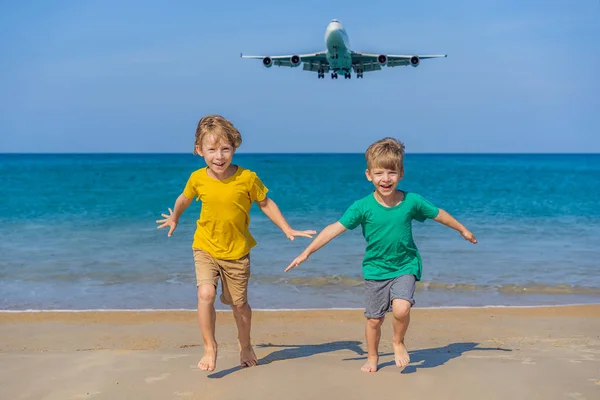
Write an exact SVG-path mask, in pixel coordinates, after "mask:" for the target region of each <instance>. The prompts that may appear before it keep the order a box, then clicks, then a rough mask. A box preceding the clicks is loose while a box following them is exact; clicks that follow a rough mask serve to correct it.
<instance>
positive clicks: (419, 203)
mask: <svg viewBox="0 0 600 400" xmlns="http://www.w3.org/2000/svg"><path fill="white" fill-rule="evenodd" d="M412 195H413V196H414V199H415V202H414V206H413V218H414V219H416V220H417V221H419V222H423V221H425V220H426V219H427V218H431V219H433V218H435V217H437V215H438V213H439V211H440V210H439V208H437V207H436V206H435V205H433V204H432V203H431V202H430V201H429V200H427V199H425V198H424V197H423V196H420V195H418V194H414V193H413V194H412Z"/></svg>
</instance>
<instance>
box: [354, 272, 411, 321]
mask: <svg viewBox="0 0 600 400" xmlns="http://www.w3.org/2000/svg"><path fill="white" fill-rule="evenodd" d="M415 285H416V277H415V276H414V275H412V274H411V275H400V276H399V277H397V278H392V279H386V280H383V281H373V280H367V279H365V317H367V318H381V317H383V316H384V315H385V314H386V313H388V312H390V311H392V301H393V300H394V299H404V300H406V301H408V302H409V303H410V304H411V306H414V305H415V299H414V298H413V296H414V295H415Z"/></svg>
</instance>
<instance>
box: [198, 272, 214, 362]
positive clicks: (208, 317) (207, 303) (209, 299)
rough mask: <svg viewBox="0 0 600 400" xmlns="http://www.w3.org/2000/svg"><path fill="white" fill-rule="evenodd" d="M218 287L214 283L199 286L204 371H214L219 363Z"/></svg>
mask: <svg viewBox="0 0 600 400" xmlns="http://www.w3.org/2000/svg"><path fill="white" fill-rule="evenodd" d="M216 293H217V289H216V288H215V285H213V284H212V283H208V284H202V285H200V286H198V323H199V325H200V331H201V332H202V339H203V340H204V355H203V356H202V358H201V359H200V361H199V362H198V368H200V369H201V370H203V371H214V370H215V366H216V364H217V340H216V339H215V322H216V318H217V313H216V312H215V297H216Z"/></svg>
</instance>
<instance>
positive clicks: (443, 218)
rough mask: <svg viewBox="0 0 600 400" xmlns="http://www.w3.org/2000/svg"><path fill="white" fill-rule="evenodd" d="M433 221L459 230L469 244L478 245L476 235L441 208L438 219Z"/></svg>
mask: <svg viewBox="0 0 600 400" xmlns="http://www.w3.org/2000/svg"><path fill="white" fill-rule="evenodd" d="M433 220H434V221H437V222H439V223H440V224H443V225H446V226H447V227H449V228H452V229H455V230H457V231H458V232H459V233H460V234H461V235H462V237H464V238H465V239H466V240H468V241H469V242H471V243H474V244H475V243H477V239H475V235H473V234H472V233H471V231H469V230H468V229H467V228H465V227H464V226H463V225H462V224H461V223H460V222H458V221H457V220H456V219H455V218H454V217H453V216H452V215H450V214H448V213H447V212H446V211H444V210H442V209H441V208H440V209H439V212H438V215H437V217H435V218H434V219H433Z"/></svg>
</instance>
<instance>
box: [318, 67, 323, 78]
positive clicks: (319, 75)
mask: <svg viewBox="0 0 600 400" xmlns="http://www.w3.org/2000/svg"><path fill="white" fill-rule="evenodd" d="M317 74H318V75H317V78H318V79H323V78H325V72H324V71H323V70H322V69H320V70H318V71H317Z"/></svg>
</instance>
